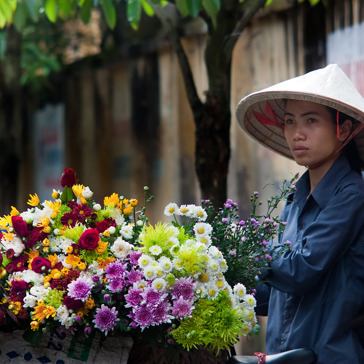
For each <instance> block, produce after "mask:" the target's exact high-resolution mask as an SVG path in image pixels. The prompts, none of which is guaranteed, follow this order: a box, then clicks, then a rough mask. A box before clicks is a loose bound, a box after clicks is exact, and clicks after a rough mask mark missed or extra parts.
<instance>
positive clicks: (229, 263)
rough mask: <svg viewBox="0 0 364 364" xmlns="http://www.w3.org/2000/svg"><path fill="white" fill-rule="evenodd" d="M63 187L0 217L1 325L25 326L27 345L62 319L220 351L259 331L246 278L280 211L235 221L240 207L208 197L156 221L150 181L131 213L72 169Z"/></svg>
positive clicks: (128, 204)
mask: <svg viewBox="0 0 364 364" xmlns="http://www.w3.org/2000/svg"><path fill="white" fill-rule="evenodd" d="M61 185H62V187H63V188H64V189H63V191H56V190H54V191H53V194H52V199H51V200H47V201H44V202H40V201H39V198H38V196H37V195H36V194H34V195H30V199H29V201H28V204H29V205H30V208H28V209H27V210H26V211H24V212H19V211H18V210H17V209H16V208H14V207H13V208H12V210H11V212H10V214H9V215H7V216H4V217H1V218H0V229H1V233H0V241H1V245H0V253H1V254H0V264H1V267H0V284H1V293H0V299H1V301H0V330H2V331H6V330H13V329H15V328H21V329H23V330H24V331H25V335H24V337H25V338H26V339H28V340H29V341H31V342H33V343H37V342H39V340H40V338H41V335H42V333H44V332H53V331H55V330H56V329H59V328H60V327H61V328H64V329H65V330H66V331H68V332H81V333H83V334H84V335H86V336H88V335H92V334H93V333H94V332H95V331H99V332H100V333H101V334H102V335H104V336H107V335H109V336H110V335H120V334H127V335H132V336H133V335H134V336H135V337H140V336H148V335H150V334H151V333H152V335H150V337H154V338H156V337H157V338H158V339H162V340H163V341H165V343H168V344H170V345H179V346H182V347H183V348H184V349H187V350H188V349H190V348H192V347H198V346H204V347H207V348H209V349H217V350H220V349H228V348H229V347H230V346H232V345H233V344H234V343H236V342H237V340H238V336H239V335H242V334H248V333H249V332H251V331H252V330H253V329H254V326H255V322H256V319H255V312H254V307H255V298H254V295H253V293H254V291H253V288H254V283H253V282H252V277H255V275H256V274H257V272H258V271H259V270H260V269H262V267H263V266H264V265H265V264H266V262H267V261H269V259H270V255H269V254H272V249H273V248H271V250H269V248H268V246H267V244H265V239H267V238H270V237H271V236H273V234H274V232H276V231H277V229H278V230H280V229H281V228H282V226H281V224H280V222H279V221H278V220H277V219H275V218H274V219H272V220H271V221H268V220H265V222H263V225H261V226H262V227H261V228H258V226H259V223H258V222H257V221H254V220H253V218H251V219H250V220H247V221H245V223H244V224H243V223H242V222H240V223H239V222H238V223H235V222H234V221H233V220H234V219H235V218H236V217H237V214H236V213H237V206H236V205H235V204H232V203H231V202H230V201H227V203H226V204H225V207H224V209H222V210H221V211H220V212H218V213H216V212H215V211H214V210H213V207H212V206H211V204H209V203H208V202H206V201H204V202H203V204H202V206H195V205H182V206H177V205H176V204H173V203H171V204H169V205H168V206H167V207H166V209H165V214H166V215H167V216H174V217H175V219H174V221H171V222H170V223H167V222H159V223H157V224H155V225H151V224H149V223H148V218H147V216H146V214H145V212H146V205H147V202H149V201H150V200H151V199H152V198H153V197H152V196H149V197H148V196H147V194H148V188H147V187H145V188H144V191H145V192H144V204H143V206H142V207H141V208H139V209H138V206H139V203H138V201H137V200H136V199H132V198H131V199H128V198H125V197H122V196H118V195H117V194H115V193H114V194H112V195H111V196H107V197H105V198H104V201H103V205H101V204H99V203H97V202H96V201H94V200H93V193H92V191H91V190H90V188H89V187H85V186H84V185H81V184H77V181H76V176H75V173H74V171H73V170H72V169H65V171H64V173H63V175H62V177H61ZM290 188H291V187H288V188H287V189H285V192H284V193H283V194H282V195H281V196H280V197H279V198H278V199H282V198H283V197H284V196H285V195H286V194H287V193H288V191H289V190H290ZM278 199H277V202H278ZM253 201H256V200H253ZM178 219H180V220H182V221H181V222H180V223H179V222H178ZM267 219H268V217H267ZM246 244H247V245H248V246H247V247H243V246H244V245H246ZM235 257H239V259H241V261H240V260H239V259H238V260H237V262H240V263H241V264H240V263H237V262H236V259H235ZM239 264H240V265H239ZM240 270H242V271H240ZM156 331H157V334H155V332H156Z"/></svg>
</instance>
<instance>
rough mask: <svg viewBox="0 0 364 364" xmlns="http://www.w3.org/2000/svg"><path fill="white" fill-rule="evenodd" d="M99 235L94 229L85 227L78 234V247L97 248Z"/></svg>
mask: <svg viewBox="0 0 364 364" xmlns="http://www.w3.org/2000/svg"><path fill="white" fill-rule="evenodd" d="M99 240H100V236H99V232H98V231H97V230H96V229H87V230H85V231H84V232H83V234H82V235H81V236H80V240H79V242H80V247H81V248H82V249H88V250H93V249H96V248H97V245H98V243H99Z"/></svg>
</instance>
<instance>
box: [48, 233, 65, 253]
mask: <svg viewBox="0 0 364 364" xmlns="http://www.w3.org/2000/svg"><path fill="white" fill-rule="evenodd" d="M63 241H64V239H62V238H59V237H54V236H52V235H50V236H49V251H50V252H51V253H58V252H60V251H63V249H62V248H61V246H62V243H63ZM63 252H64V251H63Z"/></svg>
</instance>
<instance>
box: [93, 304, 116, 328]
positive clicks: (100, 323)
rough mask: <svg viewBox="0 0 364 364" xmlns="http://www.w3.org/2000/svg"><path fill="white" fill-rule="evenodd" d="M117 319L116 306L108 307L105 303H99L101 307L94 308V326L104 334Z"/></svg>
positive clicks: (112, 326)
mask: <svg viewBox="0 0 364 364" xmlns="http://www.w3.org/2000/svg"><path fill="white" fill-rule="evenodd" d="M118 321H120V319H118V313H117V311H116V308H115V307H113V308H109V307H107V306H105V305H101V308H97V309H96V315H95V317H94V319H93V320H92V322H93V323H94V324H95V327H96V328H98V329H100V330H101V331H102V332H104V333H105V335H107V333H108V332H109V331H110V330H112V329H113V328H114V327H115V325H116V323H117V322H118Z"/></svg>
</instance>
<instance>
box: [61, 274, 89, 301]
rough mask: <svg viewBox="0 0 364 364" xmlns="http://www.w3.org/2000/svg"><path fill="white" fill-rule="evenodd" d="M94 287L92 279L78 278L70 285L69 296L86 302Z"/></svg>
mask: <svg viewBox="0 0 364 364" xmlns="http://www.w3.org/2000/svg"><path fill="white" fill-rule="evenodd" d="M92 287H93V282H92V279H90V278H86V277H78V278H77V279H76V280H74V281H72V282H71V283H70V284H69V285H68V288H67V290H68V295H69V296H70V297H72V298H75V299H78V300H81V301H86V300H87V299H88V297H89V295H90V293H91V289H92Z"/></svg>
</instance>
